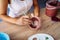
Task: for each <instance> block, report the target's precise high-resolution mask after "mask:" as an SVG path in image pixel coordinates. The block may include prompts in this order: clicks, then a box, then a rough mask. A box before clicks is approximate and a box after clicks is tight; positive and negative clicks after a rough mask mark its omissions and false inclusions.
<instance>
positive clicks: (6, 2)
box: [0, 0, 17, 23]
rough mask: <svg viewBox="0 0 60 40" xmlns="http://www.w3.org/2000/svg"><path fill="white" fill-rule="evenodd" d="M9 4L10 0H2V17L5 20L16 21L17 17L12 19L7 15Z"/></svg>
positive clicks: (0, 15)
mask: <svg viewBox="0 0 60 40" xmlns="http://www.w3.org/2000/svg"><path fill="white" fill-rule="evenodd" d="M7 6H8V0H0V18H2V19H3V20H4V21H8V22H11V23H16V20H17V19H12V18H10V17H8V16H7V15H6V13H7Z"/></svg>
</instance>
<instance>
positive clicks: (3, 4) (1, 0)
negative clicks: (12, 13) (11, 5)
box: [0, 0, 8, 14]
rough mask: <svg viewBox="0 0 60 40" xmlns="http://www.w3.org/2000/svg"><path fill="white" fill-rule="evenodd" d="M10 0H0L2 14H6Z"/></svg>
mask: <svg viewBox="0 0 60 40" xmlns="http://www.w3.org/2000/svg"><path fill="white" fill-rule="evenodd" d="M7 5H8V0H0V14H6V12H7Z"/></svg>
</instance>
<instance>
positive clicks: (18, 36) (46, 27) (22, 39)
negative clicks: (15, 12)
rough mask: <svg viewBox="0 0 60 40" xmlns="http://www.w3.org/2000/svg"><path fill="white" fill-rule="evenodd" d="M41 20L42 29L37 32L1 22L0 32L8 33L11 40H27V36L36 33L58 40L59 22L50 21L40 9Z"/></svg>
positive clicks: (25, 27) (59, 32)
mask: <svg viewBox="0 0 60 40" xmlns="http://www.w3.org/2000/svg"><path fill="white" fill-rule="evenodd" d="M58 16H59V15H58ZM59 17H60V16H59ZM41 19H42V27H41V28H40V29H39V30H31V29H30V28H29V27H28V26H27V25H26V26H18V25H15V24H11V23H8V22H5V21H2V22H1V23H0V32H5V33H8V34H9V35H10V38H11V40H27V39H28V37H29V36H31V35H33V34H36V33H47V34H50V35H52V36H53V37H54V38H55V40H60V22H53V21H51V19H50V17H48V16H46V15H45V9H44V8H43V9H41Z"/></svg>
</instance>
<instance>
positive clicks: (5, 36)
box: [0, 32, 10, 40]
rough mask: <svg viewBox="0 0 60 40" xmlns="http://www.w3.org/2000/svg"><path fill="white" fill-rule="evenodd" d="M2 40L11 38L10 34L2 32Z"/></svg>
mask: <svg viewBox="0 0 60 40" xmlns="http://www.w3.org/2000/svg"><path fill="white" fill-rule="evenodd" d="M0 40H10V38H9V36H8V34H6V33H3V32H0Z"/></svg>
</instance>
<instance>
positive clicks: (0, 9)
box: [0, 0, 40, 25]
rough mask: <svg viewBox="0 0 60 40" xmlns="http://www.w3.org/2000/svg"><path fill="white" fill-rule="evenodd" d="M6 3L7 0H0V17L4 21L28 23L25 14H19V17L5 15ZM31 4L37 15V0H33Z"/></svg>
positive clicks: (20, 23)
mask: <svg viewBox="0 0 60 40" xmlns="http://www.w3.org/2000/svg"><path fill="white" fill-rule="evenodd" d="M7 5H8V0H0V18H2V19H3V20H4V21H7V22H10V23H14V24H18V25H26V24H30V20H29V19H27V18H29V17H28V16H27V15H26V16H21V17H19V18H10V17H8V16H7V15H6V13H7ZM33 5H34V15H35V16H37V17H38V16H39V15H40V14H39V11H40V10H39V6H38V3H37V0H33Z"/></svg>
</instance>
